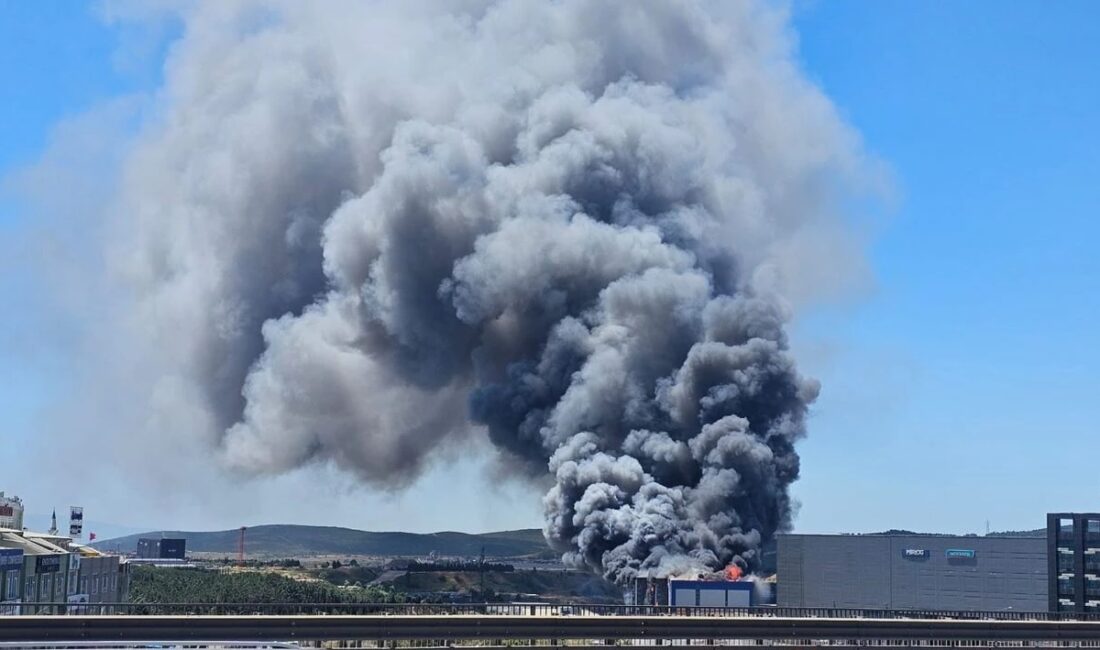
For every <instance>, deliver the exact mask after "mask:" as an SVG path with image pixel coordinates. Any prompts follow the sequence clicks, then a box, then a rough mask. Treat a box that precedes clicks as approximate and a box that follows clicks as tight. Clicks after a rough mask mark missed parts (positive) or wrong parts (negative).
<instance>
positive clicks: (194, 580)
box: [130, 566, 404, 613]
mask: <svg viewBox="0 0 1100 650" xmlns="http://www.w3.org/2000/svg"><path fill="white" fill-rule="evenodd" d="M130 600H131V602H133V603H138V604H143V605H149V606H150V607H148V608H147V609H150V611H157V608H156V607H155V605H158V604H166V603H195V604H214V603H250V604H267V603H394V602H404V595H403V594H401V593H398V592H395V591H393V590H392V589H389V588H386V587H380V586H368V587H354V588H339V587H336V586H334V585H331V584H328V583H325V582H317V581H305V580H295V579H293V578H289V577H286V576H283V575H280V574H277V573H267V572H258V571H242V572H224V571H211V570H206V569H191V568H175V567H173V568H159V567H145V566H139V567H134V570H133V574H132V576H131V582H130ZM227 613H228V612H227Z"/></svg>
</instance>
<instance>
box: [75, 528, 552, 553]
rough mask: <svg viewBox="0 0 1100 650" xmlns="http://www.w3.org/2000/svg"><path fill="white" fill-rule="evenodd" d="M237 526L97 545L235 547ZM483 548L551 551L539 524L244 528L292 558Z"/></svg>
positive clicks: (248, 545) (249, 539) (249, 547)
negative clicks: (480, 528)
mask: <svg viewBox="0 0 1100 650" xmlns="http://www.w3.org/2000/svg"><path fill="white" fill-rule="evenodd" d="M238 534H239V531H238V530H236V529H233V530H219V531H211V532H188V531H174V530H164V531H160V530H158V531H151V532H147V533H141V534H137V535H127V536H125V537H117V538H114V539H108V540H103V541H97V542H95V543H94V544H93V546H95V547H97V548H103V549H111V550H114V549H118V550H119V551H122V552H131V551H134V550H135V549H136V548H137V541H138V539H139V538H141V537H183V538H185V539H186V540H187V550H188V551H189V552H196V553H225V554H226V555H232V554H234V553H236V552H237V537H238ZM483 547H484V549H485V555H486V556H489V557H522V556H533V555H549V549H548V548H547V546H546V540H545V539H543V536H542V531H540V530H538V529H534V528H531V529H526V530H508V531H500V532H495V533H481V534H476V535H474V534H469V533H456V532H440V533H427V534H420V533H401V532H380V533H376V532H369V531H365V530H354V529H351V528H337V527H333V526H299V525H293V524H277V525H268V526H253V527H251V528H249V529H248V531H247V532H246V533H245V549H246V552H247V553H249V554H250V555H263V556H270V557H293V556H308V555H383V556H392V555H427V554H429V553H431V552H433V551H434V552H435V553H437V554H438V555H452V556H459V555H460V556H468V557H472V556H476V555H479V554H480V553H481V550H482V548H483Z"/></svg>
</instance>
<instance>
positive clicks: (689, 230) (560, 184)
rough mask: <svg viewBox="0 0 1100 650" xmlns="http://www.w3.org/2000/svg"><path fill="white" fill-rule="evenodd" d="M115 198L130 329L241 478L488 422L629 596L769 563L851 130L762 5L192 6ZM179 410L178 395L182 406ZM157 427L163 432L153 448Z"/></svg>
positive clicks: (578, 551)
mask: <svg viewBox="0 0 1100 650" xmlns="http://www.w3.org/2000/svg"><path fill="white" fill-rule="evenodd" d="M182 19H183V24H184V27H185V29H184V34H183V36H182V37H181V38H180V40H179V41H178V42H176V43H175V45H174V46H173V49H172V51H171V53H170V56H169V61H168V64H167V67H166V71H165V88H164V89H163V90H162V92H161V93H160V95H159V97H158V103H157V105H158V111H159V112H158V115H157V117H156V119H155V121H154V123H152V124H150V125H148V126H147V128H146V130H145V132H144V133H143V135H142V136H141V138H140V141H139V143H138V144H137V145H136V148H135V150H134V151H133V153H132V155H131V157H130V160H129V163H128V165H127V170H126V178H125V181H124V188H123V191H122V194H121V197H120V200H119V202H118V211H117V213H118V215H119V218H118V220H117V223H116V225H117V226H118V228H119V230H118V233H119V236H118V237H117V238H116V239H115V242H116V244H117V248H115V249H114V250H113V251H112V252H113V254H114V255H115V257H116V259H119V260H122V266H123V269H122V270H123V272H124V273H125V274H126V275H127V276H128V277H129V278H130V279H131V280H132V282H133V285H134V287H135V290H136V295H137V300H136V305H135V309H134V312H133V313H132V314H131V319H132V321H131V322H132V323H134V324H136V326H137V328H138V329H139V330H140V331H142V332H144V333H146V334H147V335H149V336H151V340H152V341H153V342H154V344H155V346H156V347H157V348H158V349H159V350H160V355H161V356H160V357H158V361H157V363H159V364H160V367H161V368H162V373H163V381H164V382H165V383H166V385H168V386H170V391H171V392H172V393H173V394H174V395H176V396H177V397H176V399H178V400H182V401H184V402H185V403H186V404H187V405H188V408H189V409H190V416H189V419H188V421H189V422H191V423H198V424H195V427H194V428H195V429H197V430H199V431H201V432H203V435H204V437H205V438H206V440H207V441H208V443H209V444H211V445H213V446H214V447H216V448H217V449H219V450H220V453H221V454H222V456H223V458H224V460H225V461H226V462H227V463H229V464H230V465H231V466H233V467H234V468H237V469H244V470H249V471H252V472H256V473H278V472H283V471H287V470H290V469H293V468H296V467H299V466H302V465H304V464H308V463H311V462H331V463H334V464H336V465H337V466H339V467H341V468H344V469H345V470H347V471H350V472H353V473H354V474H356V475H357V476H358V477H360V478H361V479H362V480H363V481H365V482H367V483H370V484H375V485H378V486H382V487H392V486H401V485H404V484H407V483H408V482H410V481H412V480H414V479H415V477H416V476H417V474H418V472H420V471H421V470H423V469H424V468H425V466H426V464H427V463H428V461H429V459H430V458H431V455H432V450H433V449H435V448H438V447H439V446H440V445H441V444H443V443H444V442H445V441H448V440H451V439H456V438H459V437H461V436H466V435H479V432H481V431H487V434H488V437H489V439H490V440H491V441H492V442H493V444H494V445H495V446H497V447H498V448H499V449H500V450H501V453H502V456H503V458H504V460H505V462H506V463H508V464H510V466H511V467H512V468H514V469H515V471H517V472H521V473H525V474H529V475H530V476H532V477H547V476H548V477H550V478H551V479H552V482H553V487H552V488H551V489H550V490H549V492H548V494H547V495H546V497H545V501H544V503H545V513H546V523H545V533H546V536H547V539H548V540H549V542H550V544H551V545H552V546H553V547H554V548H556V549H559V550H560V551H561V552H562V553H563V554H564V556H565V558H566V560H567V561H569V562H571V563H573V564H575V565H579V566H585V567H588V568H590V569H591V570H593V571H595V572H599V573H601V574H603V575H605V576H607V577H609V578H611V579H614V580H617V581H620V582H622V581H626V580H629V579H630V578H631V577H632V576H634V575H636V574H637V573H638V572H640V571H647V572H650V573H651V574H655V573H663V574H670V573H675V572H680V571H683V570H688V569H711V570H713V569H718V568H721V567H723V566H725V565H727V564H729V563H736V564H738V565H740V566H742V567H744V568H746V569H749V570H752V569H754V568H756V567H757V565H758V556H757V553H758V549H759V548H760V545H761V543H762V541H764V540H766V539H767V538H769V537H770V536H771V535H773V534H774V533H775V532H776V531H777V530H780V529H782V528H783V527H784V526H786V525H788V524H789V520H790V516H791V501H790V497H789V496H788V486H790V484H791V482H792V481H794V480H795V479H797V478H798V474H799V459H798V455H797V453H796V451H795V444H796V442H797V441H798V440H799V438H801V437H802V436H803V435H804V433H805V419H806V415H807V407H808V405H809V404H810V403H811V402H812V401H813V400H814V398H815V396H816V395H817V392H818V387H817V384H816V383H815V382H814V381H812V380H808V379H805V378H803V377H802V376H801V375H800V374H799V372H798V370H797V369H796V367H795V363H794V360H793V359H792V357H791V354H790V353H789V350H788V342H787V338H786V336H785V334H784V323H785V322H786V321H787V320H788V317H789V312H790V309H791V308H790V306H789V305H790V304H791V303H790V300H789V299H790V298H791V297H792V296H793V297H794V298H798V299H800V298H802V297H804V296H805V295H806V294H808V293H812V292H813V291H814V290H815V289H816V288H818V286H819V284H820V283H818V282H817V281H818V279H819V278H831V277H835V276H836V274H837V273H836V271H835V269H836V268H840V267H844V266H846V265H847V264H849V263H848V262H846V261H845V260H844V258H845V256H846V251H840V252H837V251H836V249H835V245H836V244H837V243H843V241H844V234H843V228H842V226H841V225H840V224H839V223H838V222H836V221H835V220H834V219H833V218H832V216H831V215H830V206H832V205H835V203H836V196H835V194H836V190H837V187H838V183H840V184H842V183H843V182H844V178H845V177H846V176H848V175H849V174H851V173H852V171H853V168H854V167H855V166H856V162H855V161H856V157H857V156H856V153H857V152H856V147H855V145H854V143H853V140H854V139H853V138H852V137H851V135H850V134H849V133H848V131H847V130H846V128H845V127H844V126H843V125H842V124H841V122H840V121H839V120H838V119H837V118H836V116H835V115H834V112H833V109H832V107H831V105H830V104H829V103H828V101H827V100H826V99H825V98H824V97H823V96H822V95H821V94H820V93H819V92H818V91H817V90H816V89H815V88H814V87H813V86H812V85H810V84H808V83H807V82H806V81H804V80H803V78H802V77H801V75H800V73H799V71H798V69H797V67H796V66H795V65H794V63H793V55H792V53H791V49H792V48H791V46H790V44H789V42H788V41H789V36H788V34H787V31H786V29H787V28H786V25H785V22H784V16H783V15H781V14H780V13H778V12H777V11H776V10H774V9H773V8H770V7H768V6H758V5H756V4H753V3H749V2H737V3H731V2H716V3H706V2H690V1H687V0H682V1H678V0H667V1H658V2H646V3H635V2H619V1H617V0H616V1H612V0H560V1H556V2H528V1H527V0H516V1H510V0H504V1H500V2H483V1H466V2H425V1H418V2H408V1H402V2H393V3H371V2H363V3H358V2H357V3H351V2H348V3H343V2H339V1H337V0H333V1H331V2H324V3H312V2H309V3H306V2H285V3H255V2H229V1H227V0H216V1H213V2H210V3H198V4H193V5H191V4H189V5H186V8H185V9H183V10H182ZM166 390H167V389H166ZM150 435H152V433H150Z"/></svg>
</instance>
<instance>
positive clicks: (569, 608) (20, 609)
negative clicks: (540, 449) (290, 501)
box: [7, 603, 1100, 621]
mask: <svg viewBox="0 0 1100 650" xmlns="http://www.w3.org/2000/svg"><path fill="white" fill-rule="evenodd" d="M7 607H8V608H10V609H11V610H17V611H10V612H9V613H11V614H19V615H65V614H84V615H99V614H102V615H136V616H141V615H206V616H241V615H284V616H285V615H329V616H339V615H345V616H350V615H356V616H368V615H369V616H386V615H400V616H463V615H466V616H470V615H479V616H493V615H499V616H694V617H721V618H831V619H920V620H963V621H1100V613H1096V612H1084V613H1080V612H1023V611H1012V610H1006V611H990V612H982V611H961V610H927V609H920V610H916V609H913V610H888V609H854V608H843V607H840V608H837V607H828V608H811V607H775V606H758V607H661V606H649V605H646V606H638V605H589V604H547V603H465V604H453V603H74V604H66V603H22V604H19V605H14V604H10V605H7Z"/></svg>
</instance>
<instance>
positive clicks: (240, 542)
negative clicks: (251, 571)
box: [237, 526, 246, 567]
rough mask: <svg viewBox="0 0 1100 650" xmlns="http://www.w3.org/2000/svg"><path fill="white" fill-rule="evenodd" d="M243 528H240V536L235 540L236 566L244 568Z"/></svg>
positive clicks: (244, 528)
mask: <svg viewBox="0 0 1100 650" xmlns="http://www.w3.org/2000/svg"><path fill="white" fill-rule="evenodd" d="M245 530H246V527H245V526H241V535H240V537H239V538H237V566H239V567H243V566H244V531H245Z"/></svg>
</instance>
